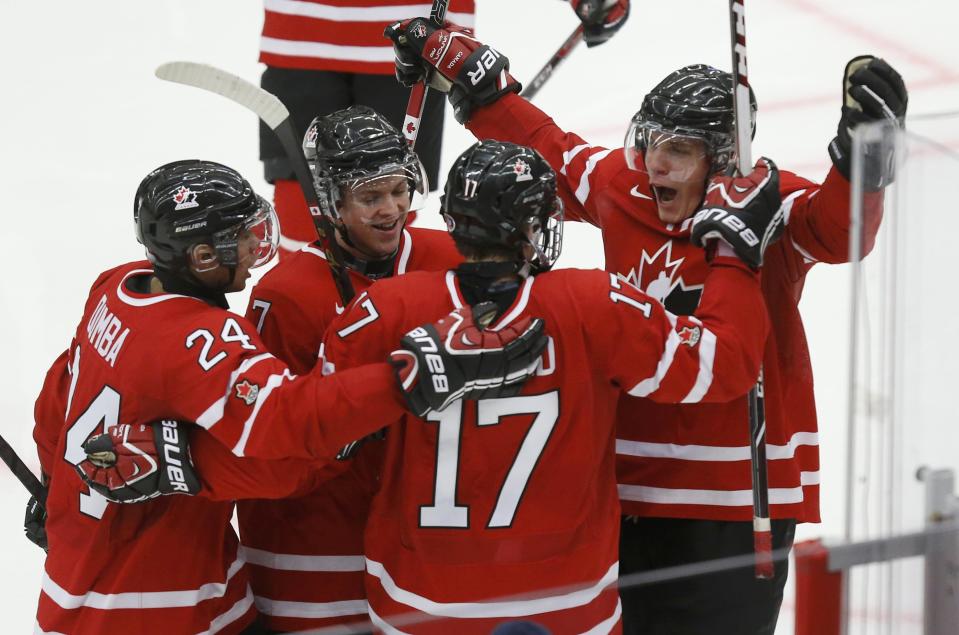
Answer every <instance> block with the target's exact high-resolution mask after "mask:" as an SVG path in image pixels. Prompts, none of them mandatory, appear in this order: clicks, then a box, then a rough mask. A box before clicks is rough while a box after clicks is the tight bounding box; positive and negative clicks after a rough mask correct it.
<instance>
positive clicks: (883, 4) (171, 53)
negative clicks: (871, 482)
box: [0, 0, 959, 633]
mask: <svg viewBox="0 0 959 635" xmlns="http://www.w3.org/2000/svg"><path fill="white" fill-rule="evenodd" d="M478 4H479V5H480V7H479V13H478V19H477V29H478V33H479V35H480V37H481V38H482V39H483V40H485V41H487V42H489V43H491V44H493V45H495V46H496V47H497V48H499V49H500V50H501V51H502V52H504V53H505V54H507V55H508V56H509V57H510V59H511V61H512V70H513V72H514V74H515V75H516V76H517V77H519V78H527V77H530V76H532V74H533V73H534V72H535V71H536V70H538V68H539V66H540V65H541V64H542V63H543V62H545V61H546V59H547V58H548V57H549V56H550V54H551V53H552V52H553V50H554V49H555V47H557V46H558V45H559V43H560V42H561V41H562V40H563V39H564V38H565V36H566V35H567V34H568V32H570V31H571V30H572V29H573V28H574V27H575V25H576V19H575V18H574V17H573V15H572V14H571V12H570V11H569V9H567V8H566V7H564V6H562V5H561V4H560V3H559V2H557V1H556V0H522V1H513V2H504V1H502V0H498V1H497V0H478ZM747 6H748V7H749V12H748V15H747V19H746V20H747V22H746V23H747V34H748V44H749V62H750V79H751V82H752V84H753V87H754V88H755V91H756V93H757V95H758V99H759V105H760V111H759V112H760V114H759V123H758V133H757V136H756V139H755V143H754V150H753V155H754V156H757V157H758V156H760V155H768V156H770V157H773V158H774V159H775V160H776V161H777V162H778V163H779V165H780V166H781V167H783V168H785V169H789V170H792V171H796V172H799V173H800V174H803V175H805V176H808V177H809V178H812V179H820V178H822V177H823V176H824V175H825V173H826V170H827V168H828V156H827V154H826V144H827V143H828V141H829V139H830V138H831V137H832V135H833V134H834V130H835V126H836V123H837V119H838V115H839V106H840V102H839V90H840V78H841V74H842V70H843V66H844V64H845V62H846V60H847V59H849V58H850V57H852V56H854V55H858V54H862V53H866V52H869V53H874V54H877V55H880V56H882V57H885V58H886V59H887V60H889V61H890V62H892V63H893V64H894V65H895V66H896V67H897V68H898V69H899V70H900V71H901V73H902V75H903V76H904V77H905V79H906V81H907V83H908V85H909V87H910V90H911V93H910V104H909V107H910V112H911V113H925V112H934V111H941V110H959V72H957V70H956V64H957V62H959V45H957V43H956V39H955V38H956V35H955V33H956V27H957V25H959V19H957V18H959V8H957V5H956V4H955V3H954V2H951V1H949V0H912V2H909V3H903V2H901V0H895V1H894V0H847V2H843V3H836V2H828V1H827V0H764V1H762V2H750V3H747ZM261 23H262V7H261V5H260V3H257V2H252V1H249V0H247V1H246V2H236V1H232V2H231V1H228V0H202V1H193V2H187V1H186V0H153V1H151V2H146V1H144V0H139V1H135V0H126V1H120V0H99V1H96V2H66V1H62V0H61V1H60V2H36V1H33V0H2V1H0V52H2V54H0V58H2V59H3V60H5V61H4V63H3V75H2V77H3V90H2V101H0V103H2V110H0V191H2V192H5V195H4V197H3V206H4V210H3V218H5V219H6V220H7V221H8V223H7V224H6V225H5V226H4V232H3V242H4V244H5V245H7V249H6V251H5V252H4V253H5V254H6V255H5V257H4V259H5V262H6V263H7V266H8V269H7V273H6V274H5V275H4V276H3V277H2V278H0V303H2V304H0V316H2V317H0V319H2V327H3V332H4V333H6V336H7V344H6V346H5V347H4V356H3V364H2V367H0V386H3V388H4V389H3V390H2V391H0V411H2V412H3V423H2V424H0V431H2V434H3V436H4V437H5V438H6V439H7V440H9V441H10V442H11V444H13V446H14V447H15V448H16V449H17V450H18V451H19V452H20V453H21V455H22V456H24V457H25V458H27V460H28V462H30V463H31V464H33V465H36V459H35V458H34V457H35V452H34V449H33V443H32V439H31V430H32V407H33V402H34V399H35V396H36V394H37V391H38V390H39V387H40V385H41V383H42V380H43V376H44V372H45V371H46V369H47V367H48V365H49V364H50V363H51V362H52V360H53V359H54V358H55V357H56V355H57V354H58V353H59V352H60V351H61V350H63V349H64V348H65V347H66V346H67V344H68V342H69V340H70V337H71V335H72V333H73V331H74V329H75V328H76V320H78V318H79V315H80V310H81V307H82V303H83V301H84V299H85V297H86V294H87V291H88V289H89V285H90V284H91V282H92V281H93V279H94V278H95V276H96V275H97V274H99V273H100V272H101V271H103V270H104V269H106V268H108V267H112V266H115V265H116V264H119V263H121V262H125V261H128V260H132V259H135V258H138V257H140V256H141V255H142V252H141V250H140V248H139V246H138V245H137V243H136V241H135V239H134V238H133V232H132V224H131V203H132V199H133V193H134V190H135V188H136V186H137V184H138V183H139V180H140V178H141V177H142V176H143V175H144V174H146V173H147V172H148V171H149V170H151V169H152V168H154V167H156V166H158V165H160V164H162V163H165V162H167V161H172V160H175V159H181V158H189V157H197V158H207V159H212V160H217V161H221V162H224V163H227V164H229V165H231V166H233V167H235V168H237V169H238V170H240V171H241V172H242V173H243V174H244V175H246V176H247V177H248V178H249V179H250V180H251V181H252V182H253V183H254V187H259V188H262V189H263V190H264V191H266V192H267V193H268V192H269V190H268V188H267V187H266V186H265V184H263V182H262V179H261V176H260V175H261V173H262V172H261V167H260V163H259V162H258V160H257V134H256V120H255V117H254V116H253V115H251V114H249V113H247V112H245V111H243V110H242V109H241V108H238V107H236V106H234V105H232V104H230V103H228V102H226V101H224V100H223V99H222V98H219V97H216V96H213V95H209V94H205V93H202V92H200V91H197V90H195V89H191V88H186V87H182V86H174V85H170V84H167V83H164V82H160V81H159V80H157V79H155V78H154V77H153V69H154V68H155V67H156V66H157V65H158V64H160V63H163V62H166V61H170V60H175V59H187V60H195V61H200V62H206V63H211V64H214V65H217V66H221V67H223V68H225V69H228V70H230V71H232V72H235V73H237V74H240V75H242V76H243V77H246V78H247V79H249V80H251V81H254V82H256V81H257V80H258V77H259V73H260V71H261V68H262V67H261V66H260V65H258V64H257V61H256V59H257V49H258V37H259V30H260V26H261ZM728 46H729V45H728V27H727V17H726V2H724V1H722V0H711V1H709V2H707V1H706V0H673V1H671V2H661V3H652V2H642V1H641V0H634V6H633V12H632V16H631V17H630V20H629V22H628V24H627V25H626V26H625V28H624V29H623V30H622V32H621V33H620V34H618V35H617V36H616V37H615V38H614V39H613V40H612V41H611V42H609V43H608V44H606V45H604V46H602V47H600V48H598V49H593V50H587V49H586V48H585V47H582V48H581V50H577V51H576V52H575V53H574V54H573V55H572V56H571V58H570V59H569V61H568V62H567V64H565V66H563V67H562V68H561V69H560V70H559V71H558V72H557V74H556V75H555V76H554V77H553V78H552V79H551V80H550V82H549V83H548V84H547V85H546V87H545V88H544V89H543V90H542V91H541V93H540V95H539V96H538V99H537V103H538V104H539V105H540V106H541V107H542V108H543V109H545V110H546V111H547V112H549V113H551V114H552V115H553V116H554V118H555V119H556V121H557V122H558V123H559V124H560V125H561V126H563V127H565V128H567V129H569V130H573V131H576V132H578V133H579V134H581V135H582V136H583V137H585V138H587V139H589V140H590V141H592V142H593V143H596V144H603V145H611V146H612V145H618V144H619V143H620V142H621V140H622V134H623V132H624V130H625V127H626V122H627V121H628V119H629V117H630V116H631V115H632V114H633V112H634V111H635V110H636V109H637V108H638V106H639V103H640V101H641V99H642V96H643V95H644V94H645V92H646V91H647V90H648V89H649V88H651V87H652V85H654V84H655V83H656V82H657V81H658V80H659V79H660V78H662V77H663V76H664V75H665V74H666V73H667V72H669V71H671V70H673V69H674V68H677V67H679V66H681V65H685V64H689V63H694V62H707V63H710V64H713V65H716V66H720V67H724V68H728V67H729V65H730V60H729V57H730V56H729V48H728ZM449 115H450V113H448V117H447V133H446V139H445V153H444V165H447V166H448V165H449V163H450V162H451V161H452V159H453V158H454V157H455V156H456V154H458V153H459V152H460V151H461V150H462V149H463V148H465V147H466V146H467V145H468V144H469V143H470V142H471V140H472V138H471V136H470V135H469V134H468V133H467V132H466V131H464V130H462V129H461V128H460V127H459V126H458V125H457V124H456V123H455V122H454V121H453V119H452V117H451V116H449ZM925 131H927V132H929V131H930V128H929V126H926V128H925ZM942 141H943V142H944V143H946V144H947V145H950V146H951V147H953V148H957V147H959V138H955V137H952V138H945V139H942ZM430 209H431V210H433V211H435V209H436V201H435V200H434V201H433V206H432V208H430ZM420 222H421V223H422V224H428V225H431V226H437V227H438V226H440V223H439V219H438V217H437V215H436V214H434V213H431V211H427V213H425V214H423V220H422V221H420ZM564 246H565V253H564V255H563V258H562V260H561V261H560V264H561V266H601V265H602V250H601V247H600V242H599V236H598V233H597V232H596V231H595V230H592V229H590V228H588V227H568V229H567V239H566V241H565V244H564ZM848 277H849V276H848V269H847V268H846V267H827V266H820V267H816V268H815V269H814V270H813V272H812V273H811V274H810V276H809V278H808V281H807V285H806V290H805V296H804V298H803V301H802V310H803V316H804V320H805V326H806V330H807V334H808V337H809V341H810V345H811V350H812V356H813V364H814V369H815V374H816V379H817V400H818V408H819V413H820V428H821V431H822V447H823V471H822V483H823V487H822V492H823V501H822V502H823V515H824V522H823V525H821V526H812V527H803V528H801V531H800V535H801V536H815V535H836V534H838V533H840V531H841V524H840V523H841V521H842V510H843V508H844V505H845V501H844V500H843V457H844V446H845V432H844V422H845V408H846V399H845V385H846V384H845V382H846V375H845V373H846V362H847V359H846V346H847V339H848V338H847V335H846V328H847V321H848V318H847V313H848V309H847V304H848V302H847V301H846V297H847V290H848ZM233 306H234V308H239V309H240V310H242V308H243V307H244V306H245V297H243V298H239V297H238V298H235V299H234V302H233ZM25 501H26V495H25V493H24V492H23V491H22V489H21V488H20V487H19V485H18V484H17V483H16V482H15V481H14V480H13V478H12V477H10V475H9V474H8V473H7V472H6V471H5V470H2V469H0V509H2V510H3V515H2V518H3V522H2V523H0V545H2V546H0V572H2V574H0V607H2V609H3V611H2V613H0V614H2V618H0V620H2V624H3V628H2V630H3V631H4V632H9V633H24V632H28V631H30V630H31V629H32V625H33V621H34V618H33V616H34V612H35V608H36V598H37V593H38V588H39V579H40V572H41V567H42V558H41V554H40V552H39V550H37V549H36V548H35V547H33V546H32V545H31V544H29V543H28V542H27V541H26V540H25V539H24V538H23V537H22V535H21V521H22V510H23V506H24V503H25ZM158 557H162V556H161V555H160V554H158ZM789 605H790V600H788V599H787V603H786V607H785V610H784V612H783V617H782V620H781V623H782V628H781V629H780V631H781V632H783V633H786V632H792V625H791V619H792V616H791V613H790V611H789Z"/></svg>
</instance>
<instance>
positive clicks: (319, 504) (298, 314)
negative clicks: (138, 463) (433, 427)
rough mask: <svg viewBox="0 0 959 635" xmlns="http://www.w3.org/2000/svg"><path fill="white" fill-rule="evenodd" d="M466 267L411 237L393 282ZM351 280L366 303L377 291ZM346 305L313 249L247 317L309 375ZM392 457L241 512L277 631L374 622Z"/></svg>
mask: <svg viewBox="0 0 959 635" xmlns="http://www.w3.org/2000/svg"><path fill="white" fill-rule="evenodd" d="M461 261H462V256H461V255H460V254H459V252H458V251H456V247H455V246H454V245H453V241H452V240H451V239H450V237H449V234H447V233H446V232H442V231H436V230H432V229H420V228H415V227H408V228H406V229H404V230H403V233H402V236H401V238H400V244H399V248H398V251H397V255H396V259H395V263H394V266H393V273H392V275H394V276H399V275H403V274H405V273H406V272H407V271H438V270H443V271H445V270H446V269H449V268H451V267H455V266H456V265H457V264H459V263H460V262H461ZM349 274H350V281H351V282H352V283H353V288H354V290H356V291H357V292H358V293H359V292H362V291H363V290H365V289H366V288H367V287H369V286H370V284H372V281H371V280H370V279H369V278H366V277H364V276H362V275H360V274H358V273H356V272H355V271H349ZM340 302H341V300H340V297H339V294H338V292H337V290H336V286H335V285H334V283H333V278H332V276H331V274H330V268H329V265H328V264H327V262H326V260H325V258H324V256H323V252H322V251H321V250H320V249H318V248H317V247H316V246H314V245H308V246H306V247H305V248H304V249H303V250H302V251H300V252H297V253H295V254H293V255H291V256H289V257H288V258H286V259H284V260H283V261H281V262H280V264H278V265H277V266H276V267H275V268H274V269H272V270H271V271H269V272H268V273H267V274H266V275H265V276H263V279H262V280H261V281H260V282H259V284H257V285H256V287H254V289H253V292H252V294H251V295H250V303H249V306H248V308H247V317H248V318H249V319H250V321H251V322H253V323H254V324H256V325H257V329H258V330H259V331H260V336H261V337H262V338H263V342H264V343H265V344H266V346H267V347H268V348H269V349H270V351H271V352H273V354H274V355H276V356H277V357H279V358H280V359H282V360H283V361H285V362H287V363H288V364H289V365H290V368H292V369H293V370H294V371H296V372H298V373H306V372H309V371H310V370H311V369H312V368H313V367H314V366H315V365H316V363H317V361H318V356H319V355H320V347H321V345H322V343H323V335H324V333H325V332H326V329H327V327H328V326H329V324H330V323H331V322H332V321H333V320H334V319H335V318H336V316H337V315H339V314H340V313H341V312H342V311H343V307H342V306H341V304H340ZM437 317H438V316H437ZM398 341H399V340H397V342H398ZM394 344H396V343H394ZM391 350H392V349H391ZM384 449H385V445H384V443H383V442H382V441H369V442H367V443H366V444H365V445H363V446H362V447H361V448H360V449H359V451H358V452H357V453H356V455H355V456H354V457H353V458H352V459H350V460H348V461H343V462H340V463H341V465H342V467H343V469H344V470H345V472H344V473H343V474H342V475H340V476H337V477H336V478H335V479H333V480H331V481H328V482H326V483H324V484H323V485H322V486H321V487H319V488H317V489H315V490H313V491H311V492H309V493H308V494H306V495H303V496H299V497H296V498H290V499H287V500H248V501H240V502H239V503H238V504H237V510H238V514H239V516H238V517H239V526H240V539H241V541H242V544H243V548H244V553H245V556H246V559H247V561H248V562H249V563H250V564H251V565H253V566H252V567H251V568H250V571H251V586H252V588H253V594H254V597H255V600H256V605H257V608H258V609H259V611H260V613H261V614H262V618H261V621H263V622H264V624H265V625H266V626H268V627H269V628H270V629H271V630H278V631H301V630H308V629H317V628H322V627H324V626H329V625H331V624H341V623H346V622H356V621H366V619H367V605H366V593H365V590H364V586H363V572H364V570H365V566H364V561H363V530H364V528H365V526H366V517H367V514H368V511H369V506H370V501H371V500H372V498H373V494H374V492H375V491H376V488H377V486H378V472H379V469H380V467H381V465H382V462H383V454H384Z"/></svg>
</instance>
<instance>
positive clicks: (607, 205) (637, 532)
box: [387, 20, 907, 634]
mask: <svg viewBox="0 0 959 635" xmlns="http://www.w3.org/2000/svg"><path fill="white" fill-rule="evenodd" d="M387 35H389V36H390V37H392V38H393V39H394V42H395V50H396V54H397V77H398V79H400V81H403V82H405V83H411V82H413V81H416V80H418V79H419V78H421V77H422V76H423V74H424V72H429V73H430V77H431V85H432V86H434V87H436V88H439V89H440V90H447V91H449V99H450V102H451V104H452V105H453V108H454V112H455V114H456V118H457V120H458V121H460V122H461V123H466V125H467V127H468V128H469V129H470V130H471V131H472V132H473V133H474V134H475V135H476V136H477V137H479V138H494V139H503V140H509V141H513V142H516V143H524V144H527V145H530V146H532V147H534V148H536V149H537V150H539V151H540V152H542V153H543V155H544V156H545V157H546V159H547V160H548V161H549V162H550V164H551V165H552V166H553V168H554V169H555V170H556V171H557V173H558V174H559V175H560V177H559V178H560V183H559V191H560V194H561V196H562V198H563V201H564V202H565V203H566V209H567V218H568V219H569V220H576V221H583V222H588V223H591V224H593V225H595V226H597V227H599V228H600V229H601V231H602V234H603V242H604V249H605V256H606V268H607V269H608V270H609V271H611V272H615V273H617V274H619V275H621V276H623V277H625V278H627V279H628V280H630V281H631V282H633V283H634V284H636V285H637V286H639V287H640V288H641V289H643V290H645V291H647V292H648V293H650V294H651V295H653V296H654V297H656V298H657V299H658V300H661V301H663V302H664V303H665V304H666V307H667V308H669V309H670V310H671V311H674V312H676V313H679V314H689V313H691V312H692V311H693V310H694V309H695V307H696V306H697V303H698V302H699V300H700V294H701V290H702V285H703V281H704V275H705V272H706V268H705V267H706V264H705V262H704V260H703V257H702V252H701V251H700V250H699V249H696V248H694V247H692V246H691V245H690V244H689V242H688V240H687V239H688V236H689V230H690V225H691V221H692V218H691V217H692V215H693V213H694V212H695V211H696V209H697V208H698V207H699V205H700V201H701V200H702V198H703V196H704V195H705V192H706V183H707V179H709V178H710V176H711V175H713V174H717V173H720V172H722V171H723V170H725V169H726V168H727V166H729V165H732V164H734V162H733V159H734V157H733V152H734V143H733V138H734V137H733V108H732V79H731V77H730V75H729V74H728V73H724V72H721V71H719V70H717V69H715V68H712V67H709V66H706V65H693V66H687V67H684V68H682V69H679V70H677V71H675V72H673V73H671V74H670V75H669V76H668V77H666V78H665V79H664V80H663V81H662V82H660V83H659V84H658V85H657V86H656V87H655V88H653V90H652V91H650V93H649V94H648V95H646V97H645V99H644V100H643V103H642V107H641V108H640V110H639V112H637V113H636V115H635V116H634V117H633V120H632V122H631V125H630V127H629V130H628V134H627V136H626V144H625V147H624V148H622V149H619V148H612V149H611V148H603V147H599V146H595V145H592V144H590V143H589V142H588V141H586V140H584V139H582V138H580V137H579V136H577V135H576V134H574V133H568V132H565V131H563V130H561V129H560V128H559V127H558V126H557V125H556V124H555V123H554V122H553V121H552V119H550V118H549V116H547V115H546V114H545V113H543V112H542V111H540V110H539V109H537V108H536V107H535V106H533V105H532V104H530V103H528V102H527V101H526V100H524V99H522V98H520V97H518V96H517V95H515V94H513V93H515V92H518V90H519V85H518V83H517V82H516V80H515V79H514V78H513V77H512V76H511V75H509V72H508V69H509V61H508V60H507V58H506V57H505V56H503V55H502V54H501V53H499V52H498V51H495V50H494V49H492V48H490V47H488V46H486V45H484V44H482V43H480V42H477V41H476V40H475V39H474V38H472V37H470V36H469V34H468V33H465V32H463V30H462V29H459V28H458V27H455V26H453V25H448V27H447V28H446V29H440V30H435V29H434V28H433V27H432V26H431V25H430V24H429V23H428V22H426V21H423V20H414V21H407V22H403V23H400V24H396V25H394V26H392V27H391V28H389V29H387ZM424 45H425V47H424ZM433 52H435V53H436V55H435V56H434V57H433V58H431V57H430V53H433ZM480 59H482V60H483V62H484V63H485V65H484V66H482V68H481V70H485V71H488V72H485V73H479V72H476V70H475V69H476V68H477V66H476V65H477V63H478V60H480ZM471 79H474V80H475V83H474V82H473V81H470V80H471ZM842 97H843V102H842V115H841V118H840V122H839V127H838V132H837V135H836V138H835V139H834V140H833V141H832V142H831V143H830V144H829V156H830V157H831V159H832V162H833V167H832V169H830V171H829V173H828V174H827V175H826V178H825V180H824V181H823V182H822V184H817V183H814V182H812V181H809V180H807V179H805V178H802V177H800V176H797V175H795V174H791V173H789V172H782V173H781V181H780V185H781V189H782V197H783V200H784V201H785V202H786V209H787V217H788V227H787V229H786V233H785V236H784V238H783V240H781V241H780V242H779V243H778V244H777V245H776V246H774V247H773V248H772V249H771V250H770V253H769V255H768V261H769V262H768V264H767V265H766V266H765V267H764V269H763V293H764V296H765V298H766V304H767V306H768V307H769V310H770V312H771V314H772V316H773V319H772V324H773V329H772V337H771V338H770V340H769V342H768V343H767V347H766V351H765V356H764V360H763V368H764V372H765V409H766V443H767V459H768V461H767V465H768V474H769V502H770V511H771V516H772V518H773V519H774V520H773V526H772V529H773V546H774V547H775V548H789V547H790V546H791V544H792V538H793V532H794V528H795V523H796V522H797V521H798V522H818V521H819V451H818V443H819V441H818V433H817V423H816V408H815V402H814V397H813V381H812V372H811V368H810V361H809V352H808V350H807V345H806V339H805V335H804V333H803V327H802V321H801V318H800V315H799V308H798V304H799V299H800V296H801V294H802V289H803V284H804V282H805V276H806V273H807V272H808V271H809V269H810V268H811V267H812V266H813V265H814V264H816V263H818V262H823V263H841V262H846V261H847V260H848V258H849V254H848V243H849V200H850V182H849V177H850V155H851V134H852V131H853V130H854V129H855V127H856V126H858V125H859V124H861V123H863V122H869V121H877V120H879V121H882V120H890V121H893V122H899V123H901V122H902V120H903V117H904V116H905V112H906V104H907V92H906V88H905V85H904V84H903V81H902V78H901V77H900V76H899V74H898V73H897V72H896V71H895V70H894V69H892V68H891V67H890V66H889V65H888V64H887V63H886V62H884V61H883V60H881V59H876V58H868V57H862V58H856V59H855V60H852V62H850V64H849V65H848V66H847V69H846V72H845V73H844V76H843V91H842ZM752 110H753V114H754V116H755V102H754V103H753V109H752ZM753 126H754V130H755V120H754V121H753ZM874 158H875V159H876V160H875V162H874V163H873V164H872V165H870V166H869V167H868V168H867V170H866V179H867V180H866V192H867V193H866V196H865V200H866V207H865V226H864V235H865V239H866V243H865V244H866V246H867V252H868V249H869V247H871V244H872V240H873V238H874V236H875V233H876V231H877V229H878V227H879V223H880V220H881V217H882V188H883V187H884V186H885V185H886V184H887V183H888V182H889V179H890V178H891V177H892V173H891V172H890V170H889V167H890V166H891V165H892V164H893V162H892V160H891V157H890V156H885V155H883V156H876V157H874ZM787 378H788V379H787ZM747 422H748V414H747V404H746V399H745V398H743V399H737V400H735V401H731V402H729V403H727V404H711V405H679V406H674V405H663V404H656V403H652V402H650V401H648V400H637V399H631V398H624V399H623V403H622V404H621V405H620V410H619V425H618V439H617V446H616V449H617V453H618V465H617V473H618V478H619V483H620V490H619V491H620V500H621V502H622V504H623V513H624V515H625V516H624V524H623V550H622V553H621V561H622V565H623V568H622V573H623V574H628V573H633V572H638V571H646V570H651V569H657V568H662V567H669V566H673V565H681V564H685V563H689V562H697V561H701V560H709V559H714V558H722V557H726V556H734V555H740V554H745V553H750V552H751V551H752V526H751V523H750V522H749V521H750V520H751V519H752V507H751V503H752V496H751V473H750V445H749V426H748V423H747ZM786 567H787V563H786V562H785V561H781V562H778V563H777V565H776V576H775V579H774V581H773V582H772V583H770V582H767V581H756V580H755V579H754V578H753V573H752V569H751V568H741V569H737V570H734V571H729V572H727V573H723V574H716V575H712V576H706V577H699V578H694V577H690V578H686V579H683V580H680V581H677V582H673V583H670V584H662V585H655V586H649V585H647V586H644V587H640V588H637V589H634V590H631V591H625V590H624V600H625V601H624V618H625V623H626V628H627V631H628V632H634V633H644V634H650V633H667V632H670V633H671V632H682V633H702V632H709V633H713V632H723V633H744V634H745V633H768V634H771V633H772V632H773V630H774V628H775V624H776V618H777V616H778V612H779V605H780V603H781V600H782V590H783V586H784V584H785V580H786V573H787V569H786Z"/></svg>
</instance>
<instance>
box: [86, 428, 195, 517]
mask: <svg viewBox="0 0 959 635" xmlns="http://www.w3.org/2000/svg"><path fill="white" fill-rule="evenodd" d="M83 451H84V452H86V454H87V458H86V459H84V460H83V461H80V463H78V464H77V465H76V470H77V472H78V473H79V474H80V478H82V479H83V482H84V483H86V484H87V486H88V487H89V488H90V489H92V490H94V491H96V492H99V493H100V494H103V496H104V497H105V498H106V499H107V500H108V501H111V502H114V503H139V502H142V501H145V500H149V499H151V498H156V497H157V496H161V495H163V494H187V495H189V496H193V495H195V494H196V493H197V492H199V491H200V481H199V479H198V478H197V475H196V470H195V469H194V467H193V461H192V460H191V458H190V447H189V442H188V440H187V431H186V427H185V426H181V425H180V422H178V421H165V420H164V421H156V422H153V423H151V424H134V425H127V424H121V425H117V426H114V427H113V428H111V429H110V431H109V432H107V433H106V434H98V435H96V436H94V437H90V438H89V439H87V441H86V442H85V443H84V444H83Z"/></svg>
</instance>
